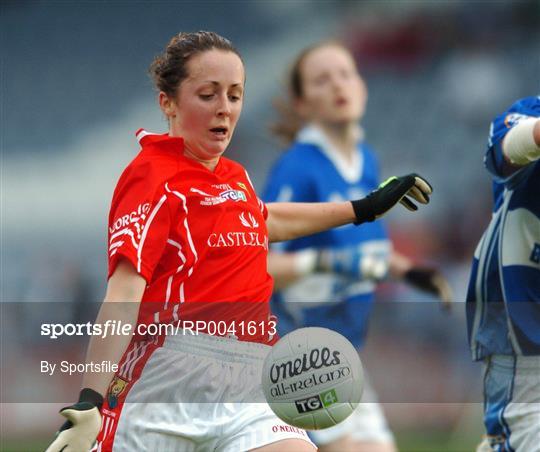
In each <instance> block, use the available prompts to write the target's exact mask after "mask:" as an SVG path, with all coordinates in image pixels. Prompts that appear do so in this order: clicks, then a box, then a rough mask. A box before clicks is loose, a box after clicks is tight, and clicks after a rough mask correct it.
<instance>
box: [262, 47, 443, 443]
mask: <svg viewBox="0 0 540 452" xmlns="http://www.w3.org/2000/svg"><path fill="white" fill-rule="evenodd" d="M288 81H289V99H288V101H287V102H285V103H283V102H282V103H281V104H279V105H280V110H281V111H280V113H281V114H282V115H283V117H282V122H281V123H279V124H277V127H276V128H275V131H276V132H278V134H280V136H282V137H284V138H285V139H286V140H287V141H288V142H289V143H290V147H289V149H288V150H287V151H286V152H285V153H284V154H283V155H282V156H281V158H280V159H279V160H278V162H277V163H276V164H275V166H274V168H273V169H272V171H271V173H270V175H269V178H268V183H267V187H266V193H265V196H264V199H265V200H266V201H268V202H276V201H287V202H290V201H293V202H327V201H339V200H345V199H350V198H351V197H352V198H356V197H361V196H364V194H366V193H369V192H370V191H371V190H373V189H374V188H376V187H377V186H378V184H379V167H378V162H377V159H376V157H375V154H374V153H373V151H372V150H371V148H370V147H369V146H368V145H367V144H366V143H365V141H364V139H363V130H362V129H361V127H360V123H359V122H360V120H361V119H362V117H363V115H364V111H365V108H366V101H367V91H366V85H365V83H364V81H363V80H362V78H361V76H360V74H359V72H358V69H357V67H356V64H355V61H354V58H353V56H352V55H351V53H350V52H349V51H348V50H347V49H346V48H345V47H344V46H343V45H342V44H340V43H338V42H333V41H329V42H323V43H320V44H317V45H314V46H312V47H309V48H307V49H306V50H304V51H303V52H301V53H300V54H299V56H298V57H297V58H296V60H295V62H294V64H293V66H292V70H291V72H290V76H289V80H288ZM269 271H270V273H271V274H272V276H273V277H274V279H275V283H276V287H278V288H282V289H283V290H281V291H280V292H279V293H277V294H276V296H275V297H274V306H273V310H274V313H275V314H276V315H277V316H278V320H279V322H278V325H280V328H279V331H280V332H281V333H284V332H288V331H289V330H290V329H293V328H296V327H300V326H323V327H327V328H331V329H333V330H335V331H337V332H339V333H341V334H343V335H344V336H345V337H347V338H348V339H349V340H350V341H351V342H352V343H353V344H354V345H355V346H356V347H358V348H359V347H361V345H362V342H363V339H364V335H365V331H366V328H367V320H368V316H369V312H370V309H371V304H372V301H373V298H374V290H375V287H376V283H377V281H380V280H382V279H383V278H385V277H386V276H387V274H388V273H390V274H392V275H393V276H394V277H397V278H401V279H404V280H405V281H406V282H408V283H410V284H412V285H413V286H415V287H417V288H419V289H423V290H426V291H428V292H432V293H434V294H436V295H438V296H440V297H441V299H442V300H443V301H444V302H445V303H447V302H448V301H449V299H450V293H449V287H448V285H447V283H446V281H445V280H444V278H443V277H442V276H441V275H440V274H439V272H438V271H436V270H435V269H432V268H425V267H418V266H414V265H413V264H412V262H411V261H410V260H409V259H407V258H406V257H405V256H403V255H401V254H398V253H397V252H395V251H392V246H391V243H390V240H389V238H388V235H387V232H386V229H385V226H384V225H383V223H382V222H381V221H375V222H372V223H368V224H365V225H363V226H362V227H360V228H355V227H354V226H346V227H341V228H338V229H332V230H328V231H324V232H321V233H319V234H316V235H312V236H310V237H304V238H299V239H296V240H292V241H289V242H286V243H280V244H277V246H276V247H275V251H272V252H270V258H269ZM363 401H364V402H365V403H362V404H360V406H359V407H358V409H357V410H356V411H355V413H354V414H353V415H352V416H350V417H349V418H348V419H347V420H346V421H345V422H343V423H341V424H339V425H337V426H336V427H333V428H330V429H326V430H321V431H316V432H310V435H312V438H313V439H314V440H315V443H316V444H317V445H318V446H319V447H320V450H325V451H330V450H332V451H345V450H354V451H364V450H365V451H392V450H394V449H395V446H394V441H393V437H392V434H391V433H390V431H389V429H388V427H387V424H386V421H385V419H384V415H383V413H382V411H381V409H380V407H379V405H377V403H375V401H376V399H375V396H374V394H373V391H372V390H371V389H370V387H369V385H367V386H366V389H365V390H364V399H363ZM370 402H371V403H370Z"/></svg>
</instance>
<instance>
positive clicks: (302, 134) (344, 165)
mask: <svg viewBox="0 0 540 452" xmlns="http://www.w3.org/2000/svg"><path fill="white" fill-rule="evenodd" d="M359 132H360V133H359V142H360V141H362V138H363V135H364V133H363V130H362V129H360V128H359ZM296 141H297V142H299V143H305V144H314V145H315V146H318V147H319V148H320V150H321V151H322V153H323V154H324V155H326V157H327V158H328V159H329V160H330V161H331V162H332V163H333V165H334V166H335V168H336V170H337V171H338V173H339V174H340V175H341V177H343V179H345V181H347V182H348V183H350V184H353V183H355V182H358V181H359V180H360V177H361V176H362V171H363V169H364V158H363V155H362V153H360V152H355V153H354V154H353V155H352V161H349V160H347V159H346V158H345V157H344V156H343V154H342V153H341V152H340V151H339V150H337V149H336V148H335V146H333V145H332V143H330V141H329V140H328V138H326V135H325V134H324V132H323V131H322V130H321V129H320V128H319V127H317V126H315V125H313V124H310V125H307V126H306V127H304V128H303V129H301V130H300V131H299V132H298V134H297V135H296Z"/></svg>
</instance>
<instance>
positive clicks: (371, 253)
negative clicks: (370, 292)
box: [315, 246, 390, 281]
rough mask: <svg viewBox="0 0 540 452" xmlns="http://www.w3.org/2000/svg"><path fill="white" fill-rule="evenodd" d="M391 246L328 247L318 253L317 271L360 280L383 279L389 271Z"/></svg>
mask: <svg viewBox="0 0 540 452" xmlns="http://www.w3.org/2000/svg"><path fill="white" fill-rule="evenodd" d="M389 253H390V247H389V246H388V247H386V249H378V250H367V249H365V248H364V249H363V248H362V247H361V246H354V247H352V246H351V247H347V248H339V249H335V248H327V249H323V250H321V251H319V252H318V253H317V261H316V264H315V271H317V270H318V271H324V272H333V273H338V274H342V275H348V276H351V277H353V278H357V279H359V280H375V281H378V280H381V279H383V278H384V277H385V276H386V274H387V273H388V265H389Z"/></svg>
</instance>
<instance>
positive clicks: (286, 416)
mask: <svg viewBox="0 0 540 452" xmlns="http://www.w3.org/2000/svg"><path fill="white" fill-rule="evenodd" d="M363 383H364V378H363V370H362V364H361V362H360V358H359V356H358V352H357V351H356V350H355V348H354V347H353V345H352V344H351V343H350V342H349V341H348V340H347V339H345V338H344V337H343V336H342V335H340V334H338V333H336V332H335V331H332V330H329V329H327V328H317V327H311V328H300V329H297V330H295V331H293V332H291V333H289V334H287V335H286V336H284V337H283V338H281V339H280V340H279V341H278V342H277V343H276V344H275V345H274V346H273V347H272V350H271V352H270V353H269V354H268V356H267V357H266V359H265V361H264V366H263V373H262V387H263V392H264V395H265V397H266V401H267V402H268V404H269V405H270V407H271V408H272V410H273V411H274V413H275V414H276V415H277V416H278V417H279V418H280V419H282V420H283V421H285V422H286V423H287V424H289V425H292V426H295V427H299V428H304V429H308V430H319V429H324V428H328V427H332V426H334V425H336V424H338V423H340V422H341V421H343V420H344V419H346V418H347V417H348V416H349V415H350V414H352V412H353V411H354V409H355V408H356V406H357V405H358V403H359V402H360V398H361V397H362V390H363Z"/></svg>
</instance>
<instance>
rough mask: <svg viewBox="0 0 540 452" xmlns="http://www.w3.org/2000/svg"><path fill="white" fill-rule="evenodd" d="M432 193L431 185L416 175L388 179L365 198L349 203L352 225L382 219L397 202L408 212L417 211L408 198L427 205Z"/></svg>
mask: <svg viewBox="0 0 540 452" xmlns="http://www.w3.org/2000/svg"><path fill="white" fill-rule="evenodd" d="M432 191H433V189H432V188H431V185H429V183H428V182H427V181H426V180H425V179H423V178H422V177H420V176H419V175H418V174H408V175H407V176H401V177H395V176H394V177H390V178H389V179H386V180H385V181H384V182H383V183H382V184H381V185H379V187H378V188H377V189H376V190H374V191H372V192H371V193H370V194H369V195H367V196H366V197H365V198H362V199H358V200H356V201H351V203H352V205H353V209H354V213H355V215H356V221H355V222H354V224H356V225H358V224H361V223H365V222H366V221H374V220H376V219H377V218H380V217H382V216H383V215H384V214H385V213H386V212H388V211H389V210H390V209H391V208H392V207H394V206H395V205H396V204H397V203H398V202H399V203H401V204H402V205H404V206H405V207H406V208H407V209H409V210H418V207H417V206H416V204H415V203H414V202H413V201H412V200H411V199H410V198H413V199H415V200H416V201H418V202H419V203H421V204H427V203H428V202H429V195H430V194H431V192H432Z"/></svg>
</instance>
